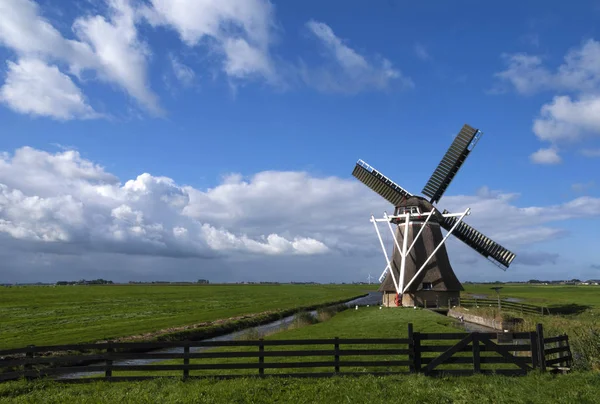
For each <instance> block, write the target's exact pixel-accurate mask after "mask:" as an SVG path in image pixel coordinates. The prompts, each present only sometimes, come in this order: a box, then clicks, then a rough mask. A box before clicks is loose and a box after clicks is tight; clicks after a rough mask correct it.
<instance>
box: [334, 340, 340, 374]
mask: <svg viewBox="0 0 600 404" xmlns="http://www.w3.org/2000/svg"><path fill="white" fill-rule="evenodd" d="M334 340H335V343H334V345H333V348H334V350H335V358H334V363H335V368H334V370H335V373H339V372H340V343H339V338H338V337H335V338H334Z"/></svg>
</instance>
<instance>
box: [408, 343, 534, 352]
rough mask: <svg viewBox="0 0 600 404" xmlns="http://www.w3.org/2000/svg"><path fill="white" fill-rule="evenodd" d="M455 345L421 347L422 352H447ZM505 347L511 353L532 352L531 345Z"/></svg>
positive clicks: (481, 350)
mask: <svg viewBox="0 0 600 404" xmlns="http://www.w3.org/2000/svg"><path fill="white" fill-rule="evenodd" d="M453 346H454V345H422V346H421V348H420V349H421V352H445V351H447V350H448V349H450V348H452V347H453ZM502 346H504V347H508V348H510V351H521V352H529V351H530V350H531V345H529V344H528V345H502ZM479 351H480V352H494V351H495V350H494V349H492V350H491V351H490V350H489V349H488V348H487V347H485V346H480V347H479ZM458 352H471V348H470V347H464V348H462V349H460V350H459V351H458Z"/></svg>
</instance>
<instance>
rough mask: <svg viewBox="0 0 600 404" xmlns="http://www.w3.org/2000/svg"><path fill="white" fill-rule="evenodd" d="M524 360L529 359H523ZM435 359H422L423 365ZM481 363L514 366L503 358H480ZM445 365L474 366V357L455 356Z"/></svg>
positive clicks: (510, 361)
mask: <svg viewBox="0 0 600 404" xmlns="http://www.w3.org/2000/svg"><path fill="white" fill-rule="evenodd" d="M523 358H524V359H529V358H527V357H523ZM434 359H435V358H422V359H421V360H422V362H423V364H428V363H430V362H431V361H433V360H434ZM479 361H480V363H483V364H512V363H514V362H513V361H512V360H508V359H506V358H504V357H502V356H480V357H479ZM443 364H444V365H445V364H452V365H455V364H473V357H471V356H453V357H451V358H448V359H446V360H445V361H444V363H443Z"/></svg>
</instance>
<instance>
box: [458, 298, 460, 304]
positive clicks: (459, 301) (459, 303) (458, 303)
mask: <svg viewBox="0 0 600 404" xmlns="http://www.w3.org/2000/svg"><path fill="white" fill-rule="evenodd" d="M458 307H460V296H458Z"/></svg>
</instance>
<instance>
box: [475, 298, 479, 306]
mask: <svg viewBox="0 0 600 404" xmlns="http://www.w3.org/2000/svg"><path fill="white" fill-rule="evenodd" d="M475 307H479V305H478V304H477V298H475Z"/></svg>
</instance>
